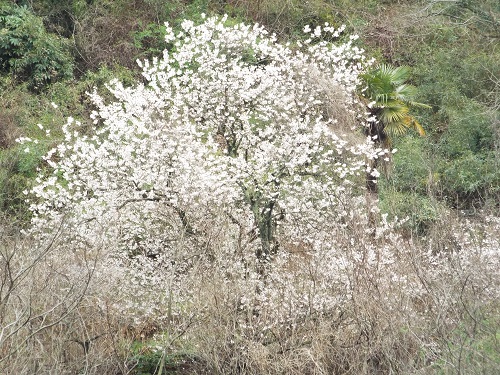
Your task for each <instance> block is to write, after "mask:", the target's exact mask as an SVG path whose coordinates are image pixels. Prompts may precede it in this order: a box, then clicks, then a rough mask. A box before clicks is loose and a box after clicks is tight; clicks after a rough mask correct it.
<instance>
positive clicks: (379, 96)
mask: <svg viewBox="0 0 500 375" xmlns="http://www.w3.org/2000/svg"><path fill="white" fill-rule="evenodd" d="M409 77H410V68H409V67H407V66H399V67H394V66H392V65H389V64H381V65H378V66H376V67H375V68H374V69H372V70H371V71H369V72H367V73H365V74H364V75H362V80H363V83H364V90H363V92H362V99H363V101H365V102H366V104H367V106H368V108H369V111H370V115H371V117H372V118H373V119H374V121H371V122H370V123H369V126H368V128H367V130H366V133H367V135H369V136H370V137H371V138H372V139H373V140H374V141H375V142H376V143H378V144H380V145H381V146H382V147H384V148H390V147H391V144H392V138H393V137H394V136H399V135H403V134H405V133H406V132H407V131H408V130H410V129H413V130H415V131H417V132H418V133H419V134H420V135H421V136H423V135H425V131H424V128H423V127H422V125H420V124H419V123H418V121H417V120H416V119H415V117H413V116H412V115H411V114H410V109H411V108H414V107H421V108H430V106H428V105H426V104H422V103H418V102H416V101H414V100H413V99H414V98H415V96H416V94H417V89H416V87H415V86H412V85H409V84H406V81H408V79H409ZM377 164H378V160H377V159H375V160H374V161H373V164H372V165H371V167H372V168H376V167H377ZM376 183H377V180H376V178H374V177H373V176H371V175H369V176H367V180H366V186H367V188H368V190H369V191H370V192H372V193H377V184H376Z"/></svg>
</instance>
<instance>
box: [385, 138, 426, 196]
mask: <svg viewBox="0 0 500 375" xmlns="http://www.w3.org/2000/svg"><path fill="white" fill-rule="evenodd" d="M427 143H428V140H427V139H425V138H416V137H405V138H403V139H401V140H399V142H397V150H398V151H397V152H396V153H395V154H394V156H393V160H392V161H393V171H392V172H391V174H390V179H389V181H385V182H384V184H385V185H390V186H392V187H397V189H399V190H400V191H409V192H413V193H418V194H421V195H426V194H427V192H428V191H429V189H430V188H431V187H432V184H433V180H434V173H435V171H434V170H433V168H434V166H433V163H432V161H431V155H430V154H429V152H428V151H427V149H426V146H427Z"/></svg>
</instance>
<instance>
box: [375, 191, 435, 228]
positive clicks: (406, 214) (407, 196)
mask: <svg viewBox="0 0 500 375" xmlns="http://www.w3.org/2000/svg"><path fill="white" fill-rule="evenodd" d="M380 209H381V211H382V213H386V214H388V215H389V218H391V219H394V218H396V217H397V218H399V219H406V218H407V219H408V220H407V221H406V222H405V223H404V224H403V228H405V229H407V230H410V231H411V232H414V233H417V234H420V235H422V234H425V233H426V232H427V230H428V229H429V228H430V227H431V226H432V224H434V223H435V222H436V221H437V220H438V218H439V214H440V209H441V206H440V204H439V203H437V202H436V201H434V200H432V199H431V198H429V197H426V196H424V195H420V194H418V193H414V192H411V191H410V192H407V191H404V192H403V191H397V190H393V189H388V188H385V189H383V190H381V193H380Z"/></svg>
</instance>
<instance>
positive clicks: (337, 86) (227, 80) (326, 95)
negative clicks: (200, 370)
mask: <svg viewBox="0 0 500 375" xmlns="http://www.w3.org/2000/svg"><path fill="white" fill-rule="evenodd" d="M227 24H228V21H227V19H226V18H222V19H218V18H209V19H206V20H205V22H204V23H202V24H201V25H197V26H196V25H194V24H193V23H192V22H190V21H185V22H184V23H183V24H182V31H180V32H178V33H175V32H174V31H173V30H172V29H171V28H168V27H167V35H166V41H167V43H168V44H169V46H170V48H169V49H168V50H165V51H164V53H163V56H162V57H161V58H158V59H153V61H144V62H139V65H140V66H141V67H142V68H143V76H144V83H140V84H138V85H137V86H135V87H124V86H123V85H122V84H121V83H120V82H118V81H113V82H111V83H110V84H109V90H110V91H111V93H112V94H113V95H114V97H115V98H116V100H115V101H113V102H110V103H106V102H105V100H104V99H103V98H102V97H101V96H99V95H98V94H97V93H96V92H94V93H93V94H91V97H92V99H93V101H94V103H95V104H96V106H97V108H98V110H97V111H96V112H95V113H94V114H93V119H94V123H95V125H96V130H95V134H94V135H93V136H84V135H81V134H79V133H78V125H79V124H78V122H75V121H74V120H73V119H71V118H70V119H69V120H68V123H67V125H66V126H65V127H64V133H65V135H66V138H65V140H64V142H62V143H61V144H60V145H58V146H57V147H56V148H55V149H53V150H52V151H51V152H50V153H49V154H48V155H47V157H46V159H47V162H48V163H49V164H50V166H51V167H52V168H53V170H54V173H53V174H49V175H45V176H43V177H40V179H39V180H38V181H39V184H38V185H37V186H36V187H35V188H34V189H33V193H34V194H35V195H36V196H37V197H38V199H37V200H36V202H37V203H35V204H34V205H33V206H32V210H33V212H34V213H35V219H34V222H35V223H36V222H40V223H41V225H42V226H46V225H45V222H46V221H47V220H49V217H50V218H51V220H53V219H54V217H55V216H54V215H59V216H61V215H66V217H67V216H68V215H67V213H68V212H71V217H72V219H71V220H78V223H79V224H78V228H79V230H80V231H82V235H84V237H85V236H88V235H89V236H90V237H91V239H94V238H95V236H94V235H93V234H92V233H94V231H95V230H96V228H95V225H102V224H104V223H105V224H106V227H107V228H108V229H107V231H109V232H110V233H108V234H107V235H110V236H111V237H113V238H118V239H119V241H118V246H119V247H120V248H122V249H125V250H126V251H127V252H128V253H131V252H134V251H136V250H137V249H138V248H139V247H141V248H142V247H143V246H142V245H141V243H142V242H144V241H147V238H152V237H153V236H159V237H162V235H160V233H162V232H163V236H164V235H165V233H166V232H167V231H168V230H167V229H166V226H165V223H159V221H161V220H159V218H160V217H162V215H160V214H158V210H160V211H161V210H168V211H170V212H173V213H175V215H176V217H177V220H178V225H180V227H182V229H183V231H184V232H185V233H187V234H188V235H195V234H196V233H197V231H198V230H199V228H197V225H198V223H199V220H200V219H201V217H202V216H203V215H206V214H207V212H209V211H207V209H206V208H207V207H214V206H217V207H219V208H224V211H225V213H226V214H227V215H228V216H229V217H230V218H231V220H232V221H233V223H235V224H237V225H239V226H240V227H246V228H247V230H248V231H250V232H252V233H254V234H255V236H256V238H257V239H259V240H260V244H259V246H256V247H255V249H254V252H255V255H256V258H257V260H259V261H264V260H268V259H269V257H270V256H271V255H272V254H273V253H275V252H276V250H277V248H278V232H279V230H280V227H283V228H284V227H288V230H290V231H291V232H290V233H293V232H294V231H295V232H296V235H298V236H303V233H304V230H306V228H307V227H313V226H314V223H315V222H320V221H325V220H339V219H340V217H341V216H342V215H346V214H347V213H346V212H345V210H344V209H343V208H342V204H343V203H342V202H345V200H346V199H349V196H350V194H352V193H353V187H356V181H357V180H359V178H358V177H357V176H359V175H362V174H363V173H364V169H365V168H366V167H365V165H366V160H367V158H369V159H370V158H374V157H378V153H383V152H382V151H381V150H374V149H373V148H372V144H371V142H370V140H366V139H364V138H363V137H361V139H360V138H359V137H358V136H357V135H356V134H355V133H356V132H355V130H353V127H355V126H359V124H362V123H363V116H364V114H363V112H362V109H361V107H360V106H358V105H357V103H356V101H355V99H354V98H355V95H354V91H355V89H356V86H357V85H358V76H359V74H360V72H361V71H362V69H363V66H364V64H365V58H364V56H363V51H362V50H360V49H359V48H357V47H355V46H354V45H353V40H355V39H356V38H355V37H351V38H350V39H349V41H348V42H346V43H341V44H339V45H335V44H331V43H327V42H325V41H323V40H322V38H321V37H322V35H324V34H329V35H330V39H331V38H338V36H339V35H340V33H341V32H342V30H335V29H334V28H333V27H331V26H329V25H328V24H327V25H325V26H324V27H317V28H315V29H314V30H311V29H310V28H309V27H306V28H305V30H304V31H305V32H306V33H307V34H308V35H309V38H308V39H307V40H306V41H305V42H303V43H300V42H297V45H296V46H294V47H293V48H292V47H291V46H290V45H283V44H280V43H278V42H277V41H276V38H275V37H274V36H272V35H268V33H267V32H266V31H265V30H264V28H262V27H260V26H258V25H255V26H253V27H251V26H247V25H244V24H236V25H233V26H228V25H227ZM374 173H376V171H374ZM280 224H281V226H280ZM119 228H120V229H119ZM155 228H156V230H157V231H158V232H156V230H155ZM178 229H179V228H176V229H174V231H176V230H178ZM117 231H118V232H117ZM83 232H85V233H83ZM292 237H293V235H292ZM148 251H150V250H148ZM151 251H152V252H156V251H157V250H151Z"/></svg>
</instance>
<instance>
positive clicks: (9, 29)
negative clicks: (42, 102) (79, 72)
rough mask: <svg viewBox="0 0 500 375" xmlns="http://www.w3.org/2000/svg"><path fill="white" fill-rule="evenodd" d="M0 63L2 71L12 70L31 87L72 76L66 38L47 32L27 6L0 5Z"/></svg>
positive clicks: (38, 86) (71, 64) (41, 86)
mask: <svg viewBox="0 0 500 375" xmlns="http://www.w3.org/2000/svg"><path fill="white" fill-rule="evenodd" d="M0 62H1V65H0V69H1V70H2V71H3V72H4V73H7V72H12V73H14V74H15V75H16V77H18V78H19V79H21V80H25V81H27V82H29V84H30V87H31V88H34V89H40V88H43V87H44V86H46V85H47V84H49V83H51V82H55V81H58V80H64V79H69V78H71V77H72V75H73V60H72V57H71V54H70V52H69V45H68V43H67V41H66V40H64V39H62V38H59V37H57V36H56V35H53V34H50V33H48V32H47V31H46V30H45V27H44V25H43V22H42V20H41V19H40V18H39V17H37V16H35V15H34V14H33V13H31V12H30V11H29V10H28V9H27V8H26V7H17V6H10V7H6V6H4V7H2V8H0Z"/></svg>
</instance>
